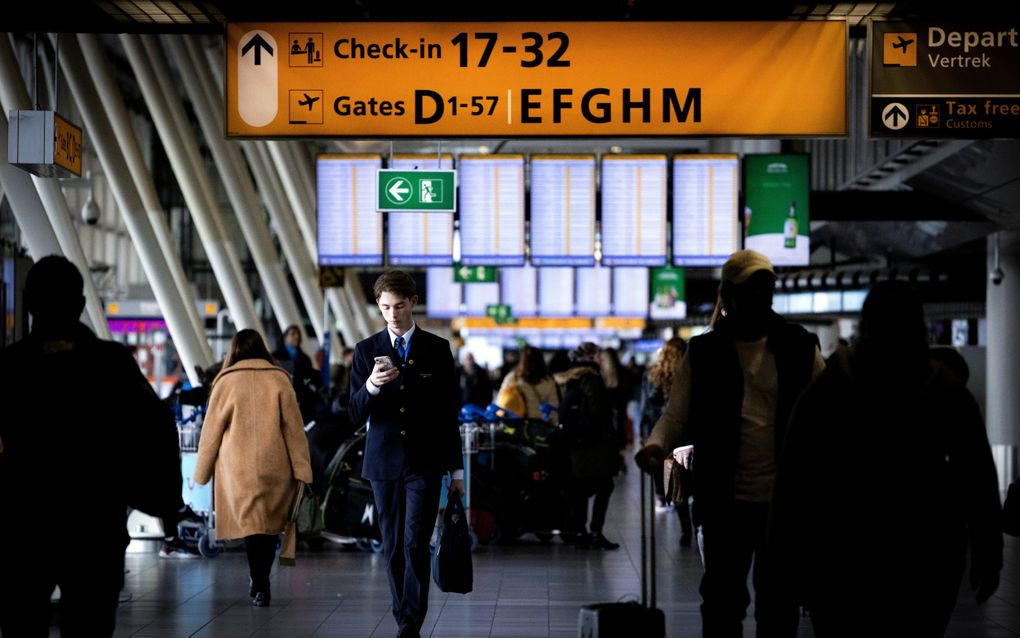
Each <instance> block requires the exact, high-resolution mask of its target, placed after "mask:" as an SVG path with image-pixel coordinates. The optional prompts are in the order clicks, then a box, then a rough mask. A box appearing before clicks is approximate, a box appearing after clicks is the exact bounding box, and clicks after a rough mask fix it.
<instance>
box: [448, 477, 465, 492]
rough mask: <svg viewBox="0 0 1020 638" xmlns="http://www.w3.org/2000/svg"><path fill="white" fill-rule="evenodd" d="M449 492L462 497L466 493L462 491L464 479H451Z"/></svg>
mask: <svg viewBox="0 0 1020 638" xmlns="http://www.w3.org/2000/svg"><path fill="white" fill-rule="evenodd" d="M450 491H451V492H453V493H454V494H456V495H457V496H464V495H465V494H466V493H467V491H466V490H465V489H464V479H453V481H452V482H451V483H450Z"/></svg>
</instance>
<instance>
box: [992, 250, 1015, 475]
mask: <svg viewBox="0 0 1020 638" xmlns="http://www.w3.org/2000/svg"><path fill="white" fill-rule="evenodd" d="M995 241H996V236H995V235H994V234H993V235H991V236H989V238H988V272H989V274H991V273H992V271H993V270H994V269H995V267H996V265H995V252H996V251H995ZM998 242H999V247H998V253H999V263H998V267H999V268H1001V269H1002V273H1003V277H1002V281H1001V282H999V283H998V284H996V283H994V282H993V281H992V280H991V278H989V280H988V284H987V286H988V291H987V307H986V316H987V321H988V347H987V357H988V363H987V390H986V391H987V396H986V397H985V415H986V418H987V421H988V440H989V441H990V442H991V444H992V445H993V446H994V447H996V448H998V449H997V450H996V452H997V454H996V457H997V458H996V460H997V461H998V463H999V469H1000V481H1003V482H1008V481H1009V480H1010V479H1012V478H1014V477H1016V475H1017V473H1018V472H1020V468H1017V467H1015V463H1016V460H1017V459H1016V448H1017V446H1020V392H1017V384H1018V383H1020V330H1017V328H1016V320H1017V317H1020V231H1015V230H1014V231H1005V230H1003V231H999V233H998ZM999 446H1004V448H999ZM1002 487H1003V489H1004V488H1005V485H1002Z"/></svg>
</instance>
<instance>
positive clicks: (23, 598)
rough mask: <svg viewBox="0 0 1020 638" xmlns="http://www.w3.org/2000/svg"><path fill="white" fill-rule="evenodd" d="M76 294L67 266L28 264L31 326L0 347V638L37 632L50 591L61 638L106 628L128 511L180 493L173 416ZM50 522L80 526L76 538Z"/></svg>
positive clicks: (157, 506)
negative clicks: (86, 315)
mask: <svg viewBox="0 0 1020 638" xmlns="http://www.w3.org/2000/svg"><path fill="white" fill-rule="evenodd" d="M83 289H84V280H83V278H82V275H81V273H80V272H79V271H78V268H77V267H76V266H75V265H74V264H72V263H71V262H70V261H68V260H67V259H65V258H64V257H59V256H56V255H53V256H49V257H43V258H42V259H40V260H39V261H38V262H36V263H35V264H34V265H33V266H32V268H31V269H30V270H29V272H28V276H27V278H26V280H25V290H24V300H25V307H26V308H27V309H28V312H29V313H30V314H31V315H32V330H31V332H30V334H29V335H28V337H26V338H25V339H22V340H21V341H18V342H17V343H15V344H13V345H11V346H9V347H7V348H4V349H2V350H0V387H2V388H3V392H4V397H5V404H6V405H7V407H8V414H7V415H6V416H5V417H4V418H3V419H0V441H2V444H0V543H2V546H3V547H4V548H6V552H5V555H4V558H3V561H2V565H0V634H2V635H4V636H29V637H31V636H46V635H48V634H49V624H50V597H51V595H52V593H53V590H54V588H55V587H57V586H59V587H60V607H59V609H60V633H61V635H63V636H89V637H92V636H99V637H102V636H111V635H113V631H114V627H115V624H116V610H117V601H118V596H119V593H120V590H121V588H122V587H123V586H124V550H125V548H126V547H127V545H128V542H129V540H130V539H129V538H128V533H127V511H128V508H129V507H133V508H135V509H140V510H143V511H145V512H146V513H148V514H151V515H153V516H160V515H162V514H164V513H166V512H170V511H172V510H173V509H174V508H175V507H177V504H178V503H179V502H180V500H181V466H180V461H179V450H178V444H177V428H176V426H175V423H174V417H173V413H172V412H171V411H170V409H169V408H168V407H167V406H166V405H165V404H164V403H163V402H162V401H161V400H160V399H159V397H157V396H156V393H155V392H154V391H153V390H152V387H151V386H150V385H149V382H148V380H147V379H146V378H145V377H144V376H143V375H142V373H141V371H140V370H139V369H138V365H137V363H136V362H135V360H134V358H133V357H132V356H131V353H130V352H129V351H128V350H127V348H125V347H124V346H123V345H121V344H118V343H114V342H111V341H104V340H101V339H99V338H97V337H96V335H95V333H93V332H92V331H91V330H89V329H88V328H87V327H86V326H85V325H83V324H82V323H80V322H79V321H78V318H79V317H80V316H81V313H82V310H83V309H84V308H85V297H84V295H83V294H82V291H83ZM15 406H17V409H15ZM86 480H87V482H88V484H89V485H91V486H95V487H96V488H97V489H91V490H89V492H88V498H83V495H82V486H83V481H86ZM54 517H58V518H59V519H61V520H70V521H75V522H76V523H78V524H79V525H84V528H83V529H85V530H87V531H86V532H85V533H86V534H87V541H85V542H86V545H83V544H82V542H83V541H81V540H80V539H79V540H71V539H69V538H68V537H67V531H66V529H64V528H63V527H62V526H60V525H54V524H52V521H53V520H54ZM26 543H28V546H26ZM26 547H31V548H37V549H38V551H31V550H28V551H26Z"/></svg>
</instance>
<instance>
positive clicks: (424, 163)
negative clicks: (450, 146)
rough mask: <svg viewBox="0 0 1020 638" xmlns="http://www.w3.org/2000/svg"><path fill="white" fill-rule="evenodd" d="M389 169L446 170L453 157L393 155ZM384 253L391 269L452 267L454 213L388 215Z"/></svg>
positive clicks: (402, 213)
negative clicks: (394, 267) (402, 267)
mask: <svg viewBox="0 0 1020 638" xmlns="http://www.w3.org/2000/svg"><path fill="white" fill-rule="evenodd" d="M389 167H390V168H395V169H398V170H402V171H417V170H422V171H424V170H430V171H431V170H449V169H452V168H453V156H452V155H443V156H442V158H440V157H439V156H438V155H394V156H393V159H392V160H391V161H390V163H389ZM387 233H388V234H387V242H386V251H387V258H388V261H389V263H391V264H393V265H394V266H449V265H451V264H453V213H436V212H427V211H418V212H400V213H395V212H390V213H387Z"/></svg>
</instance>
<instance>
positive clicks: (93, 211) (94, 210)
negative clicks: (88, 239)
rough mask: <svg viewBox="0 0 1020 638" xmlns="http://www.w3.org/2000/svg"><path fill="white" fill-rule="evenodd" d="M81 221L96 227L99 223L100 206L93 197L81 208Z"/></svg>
mask: <svg viewBox="0 0 1020 638" xmlns="http://www.w3.org/2000/svg"><path fill="white" fill-rule="evenodd" d="M81 219H82V221H83V222H85V223H86V224H88V225H89V226H95V225H96V224H98V223H99V204H97V203H96V200H94V199H92V197H91V196H89V198H88V200H86V202H85V204H84V205H83V206H82V207H81Z"/></svg>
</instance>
